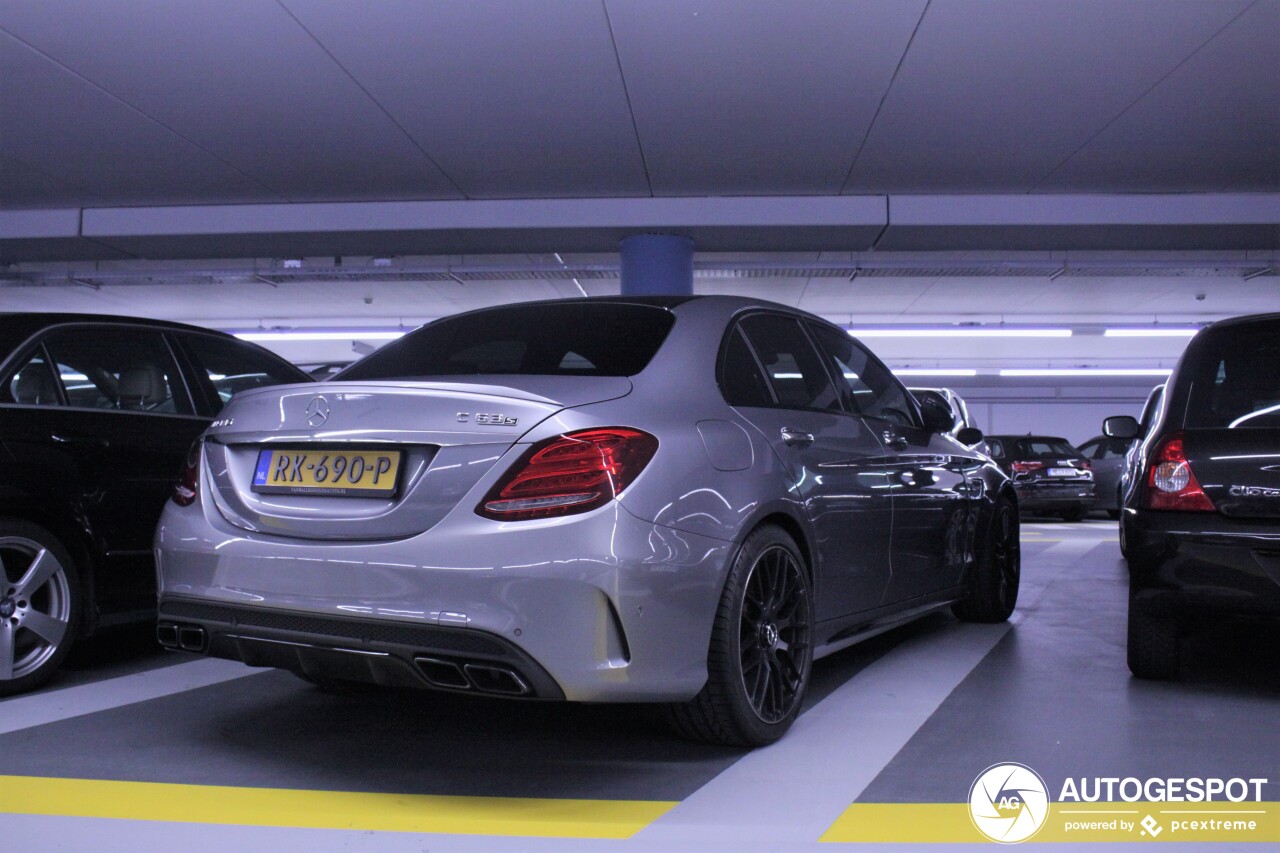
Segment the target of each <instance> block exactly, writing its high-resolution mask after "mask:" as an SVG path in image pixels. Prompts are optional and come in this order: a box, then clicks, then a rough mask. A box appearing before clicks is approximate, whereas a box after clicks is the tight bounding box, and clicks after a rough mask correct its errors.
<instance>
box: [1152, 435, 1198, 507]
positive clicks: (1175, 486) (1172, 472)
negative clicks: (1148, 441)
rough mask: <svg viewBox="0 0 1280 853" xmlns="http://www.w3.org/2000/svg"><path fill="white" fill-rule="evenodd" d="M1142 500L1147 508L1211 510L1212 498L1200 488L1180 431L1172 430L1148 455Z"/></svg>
mask: <svg viewBox="0 0 1280 853" xmlns="http://www.w3.org/2000/svg"><path fill="white" fill-rule="evenodd" d="M1143 504H1144V506H1145V507H1146V508H1147V509H1173V510H1183V511H1188V512H1213V511H1214V506H1213V501H1211V500H1209V496H1208V495H1206V494H1205V493H1204V489H1202V488H1200V481H1199V480H1197V479H1196V475H1195V472H1194V471H1192V470H1191V463H1190V461H1188V459H1187V455H1186V453H1185V452H1184V451H1183V449H1182V433H1180V432H1175V433H1173V434H1172V435H1170V436H1169V437H1168V438H1166V439H1165V440H1164V441H1162V442H1160V444H1159V445H1158V446H1157V447H1156V449H1155V452H1154V453H1153V454H1152V455H1151V465H1150V467H1149V468H1148V469H1147V488H1146V491H1145V494H1144V496H1143Z"/></svg>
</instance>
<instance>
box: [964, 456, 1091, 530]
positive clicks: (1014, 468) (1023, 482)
mask: <svg viewBox="0 0 1280 853" xmlns="http://www.w3.org/2000/svg"><path fill="white" fill-rule="evenodd" d="M986 440H987V450H988V452H989V453H990V454H991V458H992V459H994V460H995V461H996V464H997V465H999V466H1000V468H1001V469H1003V471H1004V472H1005V473H1006V474H1008V475H1009V478H1010V479H1011V480H1013V488H1014V491H1016V492H1017V493H1018V509H1019V510H1021V511H1022V512H1024V513H1028V514H1035V515H1057V516H1061V517H1062V518H1063V519H1065V520H1066V521H1079V520H1080V519H1082V518H1084V517H1085V515H1086V514H1087V513H1088V512H1089V510H1090V509H1092V508H1093V504H1094V501H1095V500H1097V496H1096V494H1095V492H1094V483H1093V472H1092V471H1091V470H1090V466H1089V460H1088V459H1086V458H1085V457H1084V454H1082V453H1081V452H1080V451H1079V450H1077V449H1076V448H1075V447H1073V446H1072V444H1071V442H1069V441H1067V440H1066V439H1065V438H1059V437H1057V436H1054V435H989V436H987V437H986Z"/></svg>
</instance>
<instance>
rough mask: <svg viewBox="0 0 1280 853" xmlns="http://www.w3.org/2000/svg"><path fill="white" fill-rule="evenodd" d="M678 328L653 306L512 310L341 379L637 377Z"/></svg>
mask: <svg viewBox="0 0 1280 853" xmlns="http://www.w3.org/2000/svg"><path fill="white" fill-rule="evenodd" d="M674 323H675V317H674V316H673V315H672V314H671V312H669V311H666V310H665V309H662V308H656V307H653V306H650V305H631V304H626V303H595V304H592V303H582V302H565V303H562V304H557V303H538V304H532V305H508V306H504V307H502V308H494V309H491V310H488V311H478V312H475V313H470V314H463V315H460V316H457V317H449V318H446V319H444V320H439V321H437V322H435V323H432V324H430V325H428V326H424V327H423V328H421V329H419V330H417V331H416V332H412V333H410V334H408V335H405V336H404V337H403V338H401V339H400V340H398V341H396V342H394V343H391V344H388V345H387V346H385V347H383V348H382V349H380V350H378V351H377V352H375V353H373V354H371V355H369V356H368V357H367V358H365V359H363V360H361V361H359V362H357V363H355V364H353V365H352V366H351V367H350V368H348V369H347V370H345V371H343V372H342V373H341V374H339V375H338V377H337V378H339V379H343V380H349V379H411V378H417V377H426V376H472V375H479V374H520V375H538V376H634V375H635V374H637V373H639V372H640V371H642V370H644V368H645V366H646V365H647V364H648V363H649V361H650V360H651V359H652V358H653V356H654V354H655V353H657V351H658V348H659V347H660V346H662V342H663V341H664V340H666V337H667V333H668V332H670V331H671V326H672V325H673V324H674Z"/></svg>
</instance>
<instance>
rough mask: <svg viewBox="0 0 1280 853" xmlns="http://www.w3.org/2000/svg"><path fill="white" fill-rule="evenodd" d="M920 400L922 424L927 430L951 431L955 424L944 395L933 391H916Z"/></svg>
mask: <svg viewBox="0 0 1280 853" xmlns="http://www.w3.org/2000/svg"><path fill="white" fill-rule="evenodd" d="M916 399H917V400H919V402H920V414H921V415H923V416H924V425H925V428H926V429H928V430H929V432H951V428H952V427H953V426H955V416H954V415H952V414H951V406H950V405H949V404H948V403H947V400H946V398H945V397H943V396H942V395H941V394H938V393H936V392H933V391H921V392H917V393H916Z"/></svg>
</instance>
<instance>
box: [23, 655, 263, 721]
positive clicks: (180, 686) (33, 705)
mask: <svg viewBox="0 0 1280 853" xmlns="http://www.w3.org/2000/svg"><path fill="white" fill-rule="evenodd" d="M260 672H262V670H260V669H251V668H250V667H247V666H245V665H244V664H242V663H239V662H238V661H229V660H219V659H218V658H202V659H200V660H195V661H192V662H191V663H182V664H177V665H176V666H165V667H160V668H159V669H153V670H148V671H147V672H139V673H136V674H134V675H123V676H121V677H119V678H110V679H107V680H106V681H97V682H94V683H93V684H81V685H78V686H76V687H67V688H64V689H62V690H50V691H48V692H45V693H36V694H33V695H31V696H15V697H14V698H12V699H6V700H4V701H3V702H0V734H8V733H9V732H16V731H19V730H21V729H27V728H31V727H32V726H42V725H44V724H45V723H56V722H58V721H59V720H69V719H71V718H72V717H80V716H83V715H85V714H94V713H97V712H98V711H107V710H110V709H112V708H121V707H123V706H125V705H132V704H133V703H135V702H146V701H147V700H149V699H159V698H161V697H162V696H170V695H172V694H174V693H182V692H184V691H186V690H194V689H196V688H197V687H208V686H209V685H210V684H218V683H220V682H223V681H231V680H233V679H236V678H244V677H245V676H249V675H256V674H257V673H260Z"/></svg>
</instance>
